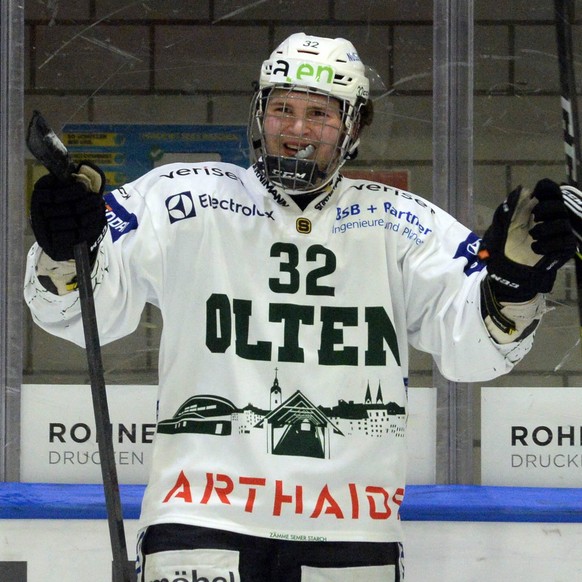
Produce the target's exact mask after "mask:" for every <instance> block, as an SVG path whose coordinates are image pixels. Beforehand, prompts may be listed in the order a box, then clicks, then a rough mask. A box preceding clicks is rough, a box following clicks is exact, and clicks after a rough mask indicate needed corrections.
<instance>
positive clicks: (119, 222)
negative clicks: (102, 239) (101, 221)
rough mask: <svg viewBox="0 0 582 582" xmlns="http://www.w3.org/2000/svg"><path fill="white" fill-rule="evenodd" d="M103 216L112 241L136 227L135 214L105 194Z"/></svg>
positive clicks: (111, 196) (111, 195)
mask: <svg viewBox="0 0 582 582" xmlns="http://www.w3.org/2000/svg"><path fill="white" fill-rule="evenodd" d="M104 198H105V216H106V217H107V224H108V225H109V231H110V232H111V238H112V239H113V242H115V241H116V240H118V239H119V238H120V237H122V236H123V235H124V234H127V233H128V232H131V231H132V230H135V229H136V228H137V227H138V220H137V216H136V215H135V214H133V213H131V212H128V211H127V210H126V209H125V208H124V207H123V206H122V205H121V204H119V202H117V200H116V199H115V197H114V196H113V194H106V195H105V197H104Z"/></svg>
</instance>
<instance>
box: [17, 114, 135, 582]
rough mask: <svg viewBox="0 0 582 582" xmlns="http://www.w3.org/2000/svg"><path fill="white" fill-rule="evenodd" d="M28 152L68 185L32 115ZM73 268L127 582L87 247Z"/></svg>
mask: <svg viewBox="0 0 582 582" xmlns="http://www.w3.org/2000/svg"><path fill="white" fill-rule="evenodd" d="M26 145H27V146H28V149H29V150H30V152H31V153H32V155H34V157H35V158H37V159H38V160H39V161H40V162H42V164H43V165H44V166H45V167H46V168H47V169H48V170H49V171H50V172H51V173H52V174H53V175H54V176H55V177H56V178H57V179H58V180H60V181H61V182H69V181H70V180H71V179H72V178H71V174H72V172H73V171H74V169H75V164H74V163H73V162H72V161H71V158H70V156H69V152H68V151H67V149H66V147H65V146H64V145H63V143H62V142H61V140H60V139H59V138H58V137H57V136H56V134H55V133H54V131H53V130H52V129H51V128H50V127H49V126H48V124H47V122H46V121H45V119H44V117H43V116H42V115H41V114H40V113H39V112H38V111H35V112H34V113H33V116H32V118H31V120H30V124H29V126H28V133H27V136H26ZM74 253H75V266H76V268H77V285H78V289H79V298H80V303H81V315H82V319H83V331H84V334H85V346H86V353H87V364H88V368H89V378H90V381H91V395H92V398H93V412H94V415H95V425H96V431H97V441H98V446H99V458H100V461H101V474H102V478H103V488H104V491H105V504H106V507H107V521H108V524H109V536H110V538H111V549H112V554H113V567H114V582H129V581H130V572H129V563H128V559H127V547H126V541H125V531H124V527H123V514H122V510H121V499H120V495H119V483H118V480H117V470H116V467H115V456H114V450H113V439H112V434H111V422H110V420H109V408H108V405H107V392H106V390H105V378H104V374H103V362H102V358H101V346H100V343H99V330H98V327H97V317H96V314H95V303H94V300H93V287H92V285H91V264H90V260H89V249H88V247H87V243H86V242H83V243H79V244H77V245H75V247H74Z"/></svg>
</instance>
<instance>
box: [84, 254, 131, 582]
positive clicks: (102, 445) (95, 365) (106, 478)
mask: <svg viewBox="0 0 582 582" xmlns="http://www.w3.org/2000/svg"><path fill="white" fill-rule="evenodd" d="M75 265H76V267H77V284H78V287H79V297H80V301H81V314H82V318H83V330H84V333H85V346H86V353H87V364H88V367H89V379H90V381H91V395H92V397H93V411H94V414H95V425H96V430H97V441H98V445H99V458H100V460H101V474H102V478H103V489H104V491H105V504H106V507H107V517H108V520H107V521H108V524H109V536H110V538H111V549H112V553H113V564H114V568H115V574H114V582H129V581H130V572H129V562H128V559H127V546H126V541H125V531H124V527H123V514H122V510H121V499H120V495H119V483H118V480H117V470H116V467H115V455H114V450H113V439H112V431H111V421H110V419H109V407H108V405H107V392H106V389H105V377H104V373H103V362H102V359H101V346H100V342H99V330H98V327H97V316H96V313H95V302H94V298H93V286H92V284H91V264H90V260H89V251H88V249H87V244H86V243H80V244H78V245H76V246H75Z"/></svg>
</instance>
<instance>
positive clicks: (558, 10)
mask: <svg viewBox="0 0 582 582" xmlns="http://www.w3.org/2000/svg"><path fill="white" fill-rule="evenodd" d="M574 8H575V4H574V0H554V10H555V22H556V42H557V51H558V66H559V70H560V96H561V104H562V124H563V130H564V153H565V155H566V174H567V179H568V183H569V184H570V185H571V186H574V187H575V188H579V184H580V181H581V180H582V163H581V158H580V156H581V154H582V150H581V148H580V123H579V119H578V94H577V89H576V75H575V71H574V51H573V42H572V23H573V22H574ZM574 264H575V269H576V288H577V293H578V320H579V323H580V337H581V338H582V255H581V254H580V251H579V252H578V253H576V256H575V258H574Z"/></svg>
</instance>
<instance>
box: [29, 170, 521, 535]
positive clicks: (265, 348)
mask: <svg viewBox="0 0 582 582" xmlns="http://www.w3.org/2000/svg"><path fill="white" fill-rule="evenodd" d="M106 201H107V218H108V222H109V226H110V229H109V236H108V237H107V238H106V240H105V241H104V242H103V243H102V244H101V247H100V251H99V256H98V259H97V263H96V265H95V269H94V273H93V283H94V290H95V305H96V310H97V317H98V322H99V329H100V337H101V341H102V343H107V342H111V341H113V340H118V339H120V338H122V337H124V336H126V335H127V334H129V333H131V332H132V331H133V330H135V328H136V327H137V326H138V324H139V321H140V316H141V313H142V310H143V308H144V305H145V304H146V303H147V302H149V303H151V304H153V305H156V306H157V307H158V308H159V309H160V310H161V314H162V318H163V331H162V336H161V345H160V353H159V394H158V411H157V415H158V416H157V430H156V436H155V440H154V452H153V459H152V468H151V474H150V479H149V483H148V486H147V489H146V493H145V496H144V500H143V506H142V516H141V518H142V522H143V525H144V526H145V525H149V524H154V523H167V522H178V523H183V524H193V525H200V526H206V527H212V528H219V529H225V530H230V531H235V532H240V533H246V534H253V535H258V536H263V537H272V538H278V539H288V540H339V541H341V540H343V541H349V540H359V541H398V540H400V539H401V528H400V523H399V508H400V505H401V503H402V500H403V498H404V492H405V466H406V459H405V440H406V430H405V429H406V418H407V382H408V350H409V347H408V346H409V344H410V345H412V346H414V347H415V348H417V349H419V350H423V351H425V352H428V353H430V354H432V356H433V357H434V359H435V361H436V363H437V365H438V366H439V368H440V370H441V372H442V373H443V375H444V376H446V377H447V378H449V379H451V380H455V381H467V382H470V381H477V380H481V381H484V380H488V379H491V378H493V377H496V376H498V375H501V374H504V373H506V372H508V371H509V370H510V369H511V368H512V366H513V365H514V364H515V362H516V361H518V360H519V359H520V358H521V357H523V355H524V354H525V353H526V352H527V351H528V350H529V347H530V346H531V343H532V338H531V337H529V338H527V339H525V340H524V341H522V342H516V343H513V344H508V345H505V346H499V345H497V344H496V343H495V342H494V341H492V339H491V338H490V336H489V334H488V333H487V330H486V328H485V325H484V323H483V320H482V317H481V313H480V305H479V304H480V299H479V297H480V293H479V287H480V281H481V279H482V278H483V277H484V275H485V270H484V268H483V264H482V263H481V262H480V261H479V260H478V259H477V256H476V251H477V247H478V238H477V237H476V236H475V234H473V233H472V232H470V231H469V230H468V229H467V228H465V227H464V226H462V225H461V224H459V223H458V222H457V221H456V220H455V219H454V218H452V217H451V216H450V215H448V214H447V213H445V212H443V211H442V210H440V209H439V208H437V207H435V206H434V205H433V204H431V203H429V202H428V201H426V200H424V199H422V198H421V197H419V196H416V195H414V194H412V193H410V192H406V191H403V190H399V189H396V188H392V187H390V186H386V185H384V184H381V183H375V182H370V181H364V180H350V179H347V178H341V177H340V178H339V180H338V182H337V183H336V185H335V188H334V189H333V190H330V191H328V192H324V193H322V194H321V195H319V196H318V197H317V198H316V199H315V200H313V201H312V202H311V203H310V204H309V206H308V207H307V208H306V209H305V210H301V209H300V208H299V207H298V206H297V205H296V204H295V203H294V202H293V201H292V200H291V199H290V198H289V197H287V196H286V195H285V194H281V193H280V192H278V191H277V190H275V189H274V188H272V187H271V186H269V184H267V183H266V182H265V181H264V180H262V179H261V175H260V173H259V172H258V171H257V170H256V168H255V167H251V168H248V169H242V168H239V167H237V166H233V165H230V164H224V163H219V162H212V163H206V164H202V163H201V164H187V163H183V164H182V163H178V164H170V165H167V166H163V167H160V168H157V169H154V170H152V171H151V172H149V173H147V174H146V175H144V176H143V177H141V178H139V179H138V180H136V181H135V182H133V183H131V184H128V185H126V186H124V187H122V188H120V189H118V190H116V191H114V192H112V193H110V194H108V195H107V196H106ZM40 252H41V251H40V249H39V248H38V247H37V246H36V245H35V246H33V248H32V249H31V251H30V253H29V257H28V267H27V280H26V287H25V296H26V300H27V303H28V304H29V306H30V308H31V310H32V314H33V317H34V319H35V321H36V322H37V323H38V324H39V325H40V326H42V327H43V328H44V329H45V330H47V331H48V332H50V333H52V334H55V335H58V336H61V337H63V338H67V339H69V340H71V341H73V342H75V343H77V344H79V345H83V342H84V340H83V332H82V322H81V315H80V306H79V300H78V296H77V293H76V292H73V293H70V294H67V295H64V296H56V295H53V294H51V293H49V292H48V291H46V290H45V289H44V287H43V286H42V285H41V284H40V283H39V282H38V280H37V278H36V273H35V264H36V262H37V260H38V256H39V253H40Z"/></svg>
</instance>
